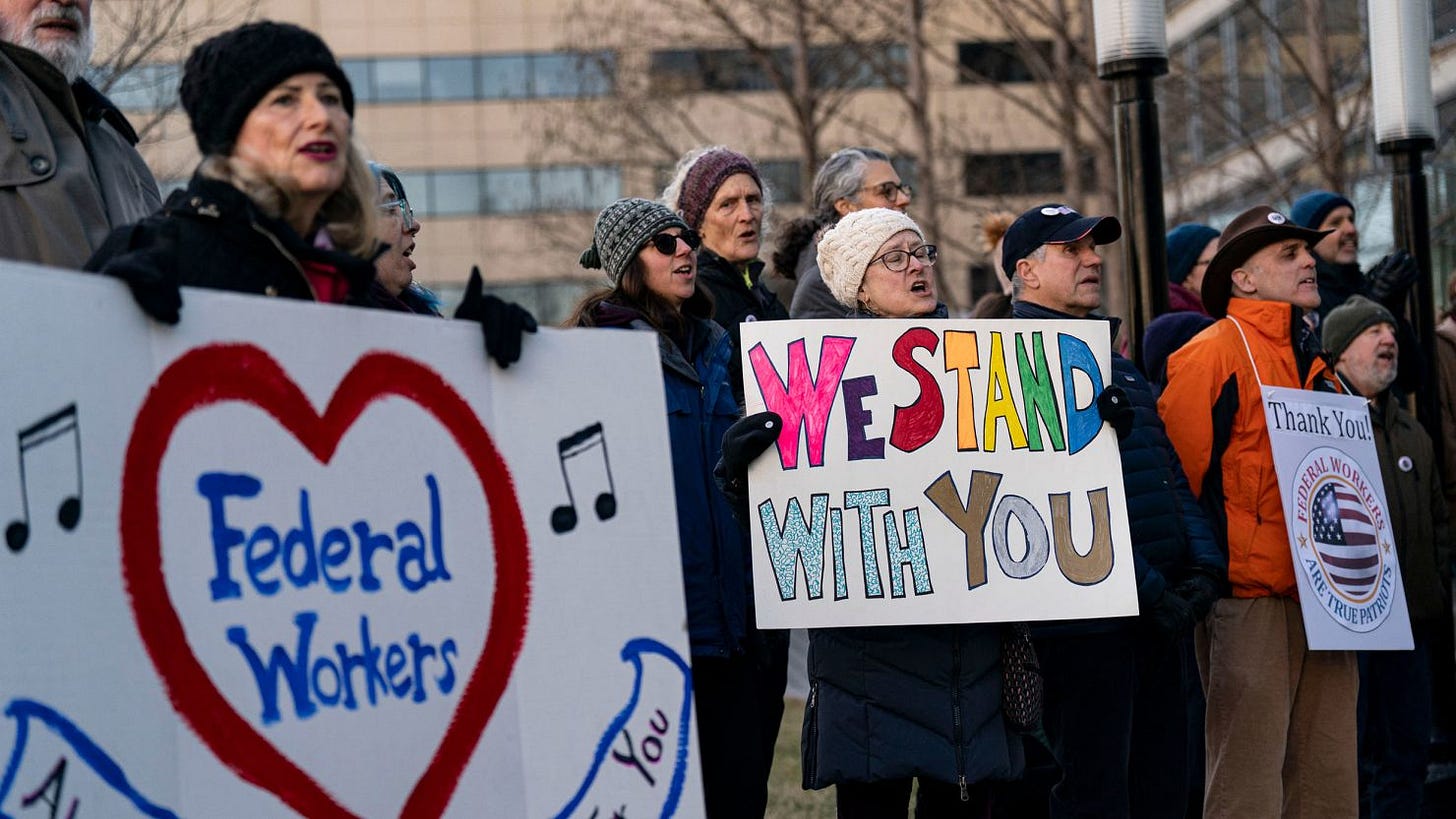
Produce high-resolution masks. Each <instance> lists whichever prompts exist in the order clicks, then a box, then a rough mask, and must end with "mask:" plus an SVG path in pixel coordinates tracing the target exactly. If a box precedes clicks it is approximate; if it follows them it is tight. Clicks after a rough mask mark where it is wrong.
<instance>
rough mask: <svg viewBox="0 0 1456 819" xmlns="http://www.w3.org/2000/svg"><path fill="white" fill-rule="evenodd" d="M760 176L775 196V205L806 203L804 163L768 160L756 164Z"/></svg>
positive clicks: (790, 160) (794, 160) (788, 160)
mask: <svg viewBox="0 0 1456 819" xmlns="http://www.w3.org/2000/svg"><path fill="white" fill-rule="evenodd" d="M754 164H755V165H757V166H758V175H759V177H760V178H762V179H763V183H764V184H765V185H767V186H768V189H769V191H770V192H772V194H773V201H774V203H775V204H787V203H794V202H802V201H804V186H803V183H802V181H801V179H800V175H801V173H802V171H803V168H804V163H803V162H801V161H799V160H797V159H766V160H764V161H762V162H755V163H754Z"/></svg>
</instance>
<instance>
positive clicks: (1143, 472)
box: [1011, 301, 1228, 634]
mask: <svg viewBox="0 0 1456 819" xmlns="http://www.w3.org/2000/svg"><path fill="white" fill-rule="evenodd" d="M1011 314H1012V318H1018V319H1069V320H1073V321H1076V320H1078V319H1077V317H1076V316H1070V315H1067V314H1065V313H1059V312H1057V311H1055V310H1049V309H1047V308H1045V307H1041V306H1039V305H1036V304H1031V303H1030V302H1025V301H1019V302H1016V303H1015V304H1014V305H1012V308H1011ZM1096 320H1099V321H1104V322H1106V323H1107V327H1108V332H1109V333H1110V334H1111V335H1112V336H1113V337H1115V336H1116V335H1117V326H1118V322H1117V320H1116V319H1105V318H1101V317H1097V318H1096ZM1112 384H1116V385H1117V386H1119V387H1122V389H1123V390H1124V391H1125V392H1126V393H1127V397H1128V403H1129V404H1130V405H1131V406H1132V411H1133V423H1132V430H1131V431H1130V432H1129V433H1128V434H1127V437H1125V438H1122V439H1120V440H1119V441H1118V442H1117V449H1118V454H1119V455H1120V456H1121V461H1122V486H1123V491H1124V493H1125V494H1126V496H1127V522H1128V527H1129V529H1130V531H1131V534H1132V553H1133V571H1134V577H1135V578H1136V580H1137V589H1138V604H1139V607H1140V608H1141V609H1142V610H1143V611H1147V610H1148V608H1149V607H1150V606H1151V605H1152V604H1153V601H1155V600H1157V599H1158V595H1160V594H1162V593H1163V590H1164V589H1166V588H1171V587H1172V586H1174V585H1177V583H1178V582H1179V581H1181V580H1183V579H1184V578H1185V577H1187V576H1188V575H1189V574H1190V573H1192V572H1195V571H1198V572H1203V573H1205V574H1207V575H1208V576H1210V577H1211V578H1213V579H1214V580H1215V581H1216V582H1217V583H1218V584H1219V585H1220V586H1222V585H1224V584H1225V583H1226V581H1227V579H1228V561H1227V559H1226V558H1225V557H1224V555H1223V552H1222V551H1221V550H1220V549H1219V547H1218V542H1217V541H1215V540H1214V537H1213V530H1212V529H1210V528H1209V526H1208V519H1207V518H1205V517H1204V515H1203V509H1202V507H1200V506H1199V505H1198V500H1197V499H1196V498H1195V497H1194V496H1193V492H1192V490H1191V489H1190V488H1189V485H1188V476H1187V475H1185V474H1184V472H1183V464H1182V462H1181V461H1179V460H1178V453H1177V452H1176V451H1175V450H1174V449H1173V444H1172V442H1171V441H1169V440H1168V432H1167V430H1166V429H1165V428H1164V427H1163V420H1162V418H1161V417H1160V416H1159V415H1158V400H1157V396H1156V394H1155V393H1154V392H1153V387H1152V385H1151V384H1149V383H1148V380H1147V379H1146V378H1144V377H1143V374H1142V373H1141V372H1138V369H1137V367H1136V366H1134V365H1133V363H1132V362H1131V361H1129V360H1128V359H1126V358H1124V357H1123V356H1121V355H1118V354H1117V353H1116V352H1113V354H1112ZM1125 623H1126V621H1125V620H1124V619H1122V618H1118V619H1106V620H1072V621H1060V622H1054V623H1043V624H1037V625H1035V626H1033V630H1034V631H1035V632H1036V633H1038V634H1047V633H1053V632H1055V633H1070V632H1089V631H1101V630H1108V629H1110V628H1116V627H1118V626H1119V625H1122V624H1125Z"/></svg>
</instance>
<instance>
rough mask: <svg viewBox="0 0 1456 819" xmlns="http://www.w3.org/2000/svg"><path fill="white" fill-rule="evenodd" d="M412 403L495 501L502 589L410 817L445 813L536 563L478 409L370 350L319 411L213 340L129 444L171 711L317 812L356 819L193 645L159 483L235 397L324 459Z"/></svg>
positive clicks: (239, 769)
mask: <svg viewBox="0 0 1456 819" xmlns="http://www.w3.org/2000/svg"><path fill="white" fill-rule="evenodd" d="M391 395H393V396H399V397H402V398H406V399H409V400H411V401H413V402H414V403H416V404H417V405H419V406H420V407H422V408H423V409H425V410H426V411H427V412H429V413H431V414H432V415H434V416H435V418H436V419H437V420H438V421H439V422H440V424H441V425H442V426H443V427H445V429H446V430H447V431H448V432H449V433H450V435H451V436H452V437H453V438H454V440H455V442H456V444H458V445H459V447H460V450H461V452H462V453H463V454H464V455H465V457H466V459H467V460H469V461H470V464H471V466H472V468H473V469H474V470H475V474H476V476H477V477H478V478H479V480H480V485H481V488H482V489H484V491H485V496H486V498H487V500H488V501H489V505H490V530H491V534H492V536H493V538H494V543H495V562H496V566H495V568H496V573H495V589H494V598H493V603H492V606H491V615H490V617H491V620H490V623H491V625H490V630H489V633H488V634H487V635H486V638H485V647H484V649H483V651H482V653H481V655H480V660H479V662H477V663H476V665H475V670H474V671H473V672H471V675H470V678H469V680H468V681H467V682H466V684H465V688H464V689H463V690H462V692H461V695H460V702H459V704H458V705H457V706H456V710H455V714H454V715H453V716H452V718H451V720H450V724H449V727H448V728H447V729H446V731H445V736H444V738H443V739H442V740H441V743H440V746H439V748H438V749H436V751H435V755H434V757H433V758H432V759H431V760H430V763H429V765H428V767H426V769H425V771H424V774H423V775H422V776H421V777H420V779H419V780H418V781H417V782H416V783H415V787H414V789H413V790H412V791H411V792H410V795H409V799H408V800H407V801H406V802H405V804H404V808H403V809H402V810H401V811H400V816H401V817H410V818H411V819H412V818H413V817H426V816H439V815H441V814H442V813H444V812H445V808H446V806H447V805H448V804H449V802H450V798H451V797H452V796H453V795H454V792H455V787H456V785H457V783H458V782H459V780H460V776H461V774H462V773H463V772H464V770H465V766H466V764H467V763H469V761H470V756H471V755H472V754H473V753H474V752H475V746H476V744H477V743H478V742H479V741H480V736H481V734H482V733H484V731H485V726H486V724H487V723H488V722H489V721H490V717H491V715H492V714H493V713H494V712H495V708H496V706H497V705H498V704H499V702H500V698H501V695H502V694H503V693H504V692H505V688H506V683H507V682H508V681H509V680H510V676H511V672H512V670H513V669H514V667H515V664H516V659H517V658H518V657H519V656H520V652H521V644H522V643H523V641H524V640H525V635H526V619H527V610H528V607H529V602H530V574H531V571H530V556H529V554H528V552H527V538H526V527H525V523H524V521H523V519H522V516H521V510H520V505H519V503H518V502H517V500H516V492H515V486H514V484H513V483H512V481H511V477H510V472H509V471H508V470H507V468H506V464H505V461H504V459H502V458H501V456H500V453H499V452H498V451H497V450H496V448H495V444H494V443H493V442H492V440H491V438H490V435H489V433H487V432H486V431H485V429H484V427H482V426H481V425H480V421H479V420H478V419H477V418H476V417H475V413H474V412H473V411H472V410H471V409H470V406H469V405H468V404H467V403H466V402H465V400H464V399H463V398H461V397H460V395H459V394H458V393H456V392H455V390H454V388H452V387H451V386H450V385H449V384H448V383H446V382H445V380H444V379H442V378H441V377H440V376H439V375H438V374H437V373H435V372H434V371H433V370H430V369H429V368H427V367H425V366H424V365H423V364H420V363H419V362H416V361H413V360H411V359H408V358H404V357H402V356H399V355H396V354H393V353H387V352H372V353H368V354H366V355H364V356H363V357H361V358H360V359H359V361H358V362H357V363H355V365H354V366H353V367H352V368H351V369H350V370H349V372H348V373H347V374H346V375H345V376H344V378H343V380H342V381H341V382H340V383H339V386H338V389H337V390H335V392H334V395H333V397H332V398H331V399H330V400H329V404H328V407H327V409H325V411H324V413H323V415H319V414H317V413H316V412H315V411H314V409H313V406H312V405H311V404H310V403H309V401H308V398H307V397H306V396H305V395H304V394H303V391H302V390H300V389H299V388H298V386H297V385H296V384H295V383H294V382H293V380H292V379H291V378H289V377H288V374H287V373H286V372H284V370H283V368H282V367H281V366H279V364H278V363H277V362H276V361H274V360H273V359H272V358H271V357H270V356H269V355H268V354H267V353H266V352H264V351H263V350H262V349H260V348H258V347H256V346H253V345H251V344H217V345H210V346H204V347H198V348H195V349H193V350H190V351H189V352H187V353H186V354H185V355H183V356H182V357H181V358H179V359H177V360H176V361H175V362H173V363H172V364H171V365H170V366H168V367H167V369H166V370H164V371H163V372H162V374H161V375H160V376H159V377H158V378H157V382H156V384H154V385H153V386H152V388H151V390H150V392H149V393H148V394H147V397H146V400H145V401H143V402H142V407H141V410H140V411H139V412H138V413H137V417H136V422H135V424H134V426H133V428H132V435H131V440H130V441H129V443H128V444H127V450H126V462H125V466H124V467H123V472H122V491H121V525H120V528H121V567H122V576H123V579H124V580H125V583H126V589H127V593H128V596H129V597H130V599H131V606H132V611H133V613H134V614H135V616H136V622H137V629H138V631H139V632H140V633H141V639H142V643H143V644H144V645H145V646H146V649H147V654H148V655H149V656H150V657H151V660H152V665H153V666H155V667H156V669H157V673H158V674H159V675H160V677H161V679H162V683H163V685H164V686H165V687H166V689H167V696H168V697H169V698H170V699H171V701H172V707H173V708H174V709H175V710H176V711H177V713H179V714H180V715H182V717H183V719H185V720H186V721H187V724H188V725H190V726H191V727H192V729H193V730H194V731H195V732H196V733H197V735H198V736H199V737H200V738H201V739H202V741H203V742H204V743H205V744H206V745H207V747H208V748H210V749H212V752H213V753H214V754H216V755H217V758H218V759H219V760H221V761H222V762H223V763H224V764H225V765H227V766H228V767H229V768H231V769H232V770H233V771H235V772H236V773H237V774H238V775H239V776H241V777H242V778H243V779H244V780H246V781H248V782H251V783H252V784H254V785H256V786H258V787H260V788H263V789H265V790H268V791H270V792H272V793H273V794H274V795H276V796H277V797H278V798H279V799H281V800H282V801H283V802H284V803H285V804H287V805H288V806H289V807H290V808H292V809H293V810H295V811H297V812H298V813H300V814H301V815H303V816H308V817H352V816H353V815H354V814H352V813H350V812H349V811H348V810H347V809H346V808H344V807H343V806H342V805H340V804H339V803H338V802H337V801H336V800H335V799H334V798H333V797H332V796H330V795H329V793H328V792H327V791H326V790H325V789H324V788H323V787H322V786H321V785H319V784H318V783H317V782H315V781H314V780H313V778H312V777H310V776H309V775H308V774H307V773H305V772H304V771H303V770H301V769H300V768H299V767H298V766H297V765H295V764H294V763H293V762H291V761H290V760H289V759H288V758H287V757H285V756H284V755H283V754H282V752H280V751H279V750H278V749H277V748H275V747H273V744H272V743H271V742H269V741H268V740H267V739H266V738H264V737H263V735H262V734H260V733H259V732H258V730H257V729H255V728H254V727H253V726H252V725H251V724H249V723H248V722H247V721H246V720H244V719H243V718H242V716H240V715H239V714H238V713H237V711H236V710H234V709H233V707H232V705H231V704H230V703H229V702H228V701H227V700H226V699H225V698H224V697H223V695H222V692H220V691H218V689H217V686H216V685H214V684H213V682H212V679H211V677H209V676H208V673H207V671H206V669H204V668H203V667H202V664H201V663H200V662H198V660H197V657H196V656H195V655H194V654H193V652H192V651H191V648H190V646H189V645H188V643H187V638H186V635H185V633H184V631H183V629H182V621H181V618H180V617H179V616H178V614H177V610H176V608H174V607H173V605H172V599H171V597H170V596H169V594H168V592H167V587H166V582H165V578H164V576H163V571H162V549H161V533H160V527H159V523H160V506H159V500H158V495H157V482H158V479H159V478H160V473H161V466H162V458H163V456H164V455H165V454H166V451H167V447H168V445H169V444H170V442H171V438H172V433H173V431H174V430H175V428H176V426H177V424H178V423H179V422H180V421H181V420H182V418H183V417H185V416H186V415H187V414H188V413H190V412H192V411H194V410H197V409H200V408H202V407H205V406H208V405H212V404H218V403H222V402H225V401H241V402H244V403H249V404H253V405H255V406H257V407H259V408H260V409H262V410H263V411H265V412H267V413H268V414H269V415H271V416H272V417H273V418H274V419H275V420H276V421H277V422H278V423H279V425H281V426H282V427H283V428H284V429H286V430H288V431H289V432H290V433H292V434H293V436H294V437H295V438H296V439H297V440H298V441H299V442H300V443H301V444H303V446H304V447H305V448H307V449H308V451H309V452H310V453H312V454H313V456H314V458H316V459H317V460H318V461H319V463H322V464H327V463H328V462H329V461H330V460H331V459H332V457H333V455H334V451H335V448H336V447H337V446H338V443H339V440H340V439H341V438H342V437H343V435H344V433H345V432H346V431H347V430H348V429H349V428H350V427H351V426H353V424H354V421H355V420H357V419H358V417H359V415H360V414H362V413H363V411H364V410H365V408H367V407H368V406H369V405H370V404H371V403H373V402H374V401H376V400H378V399H380V398H384V397H387V396H391Z"/></svg>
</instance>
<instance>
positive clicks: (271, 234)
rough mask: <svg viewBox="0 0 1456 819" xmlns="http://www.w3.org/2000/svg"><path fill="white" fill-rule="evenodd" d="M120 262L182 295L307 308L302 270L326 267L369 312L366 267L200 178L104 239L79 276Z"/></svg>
mask: <svg viewBox="0 0 1456 819" xmlns="http://www.w3.org/2000/svg"><path fill="white" fill-rule="evenodd" d="M123 255H126V256H127V257H128V259H127V261H128V263H130V264H140V265H144V266H146V267H148V268H152V269H155V270H156V272H157V273H158V275H160V276H164V277H167V278H170V279H172V280H174V281H176V282H177V283H178V284H180V285H182V286H184V287H206V288H210V289H213V290H231V291H234V292H238V293H253V294H257V295H264V296H281V297H283V298H289V299H303V300H307V301H315V300H316V298H315V294H314V290H313V286H312V285H311V284H309V281H308V277H307V276H306V275H304V267H303V265H304V264H305V263H308V264H314V265H323V266H328V267H333V268H334V269H335V270H337V271H338V272H339V274H340V275H342V276H343V277H344V278H345V279H346V280H347V281H348V282H349V297H348V300H347V303H348V304H354V305H363V306H375V304H374V299H373V297H372V295H371V288H372V285H373V283H374V265H373V264H371V263H370V262H368V261H366V260H364V259H360V258H358V257H357V256H351V255H349V254H347V253H344V252H341V251H336V250H323V249H320V248H316V247H313V246H312V245H310V244H308V243H307V242H305V241H304V240H303V239H302V238H301V237H300V236H299V235H298V233H297V232H295V231H294V230H293V229H292V228H291V227H289V226H288V224H287V223H285V222H283V221H282V220H280V219H273V218H270V217H268V216H265V215H263V213H262V212H260V211H259V210H258V208H257V206H256V205H254V204H253V201H252V200H251V199H249V198H248V197H247V195H246V194H244V193H243V192H242V191H240V190H238V189H237V188H235V187H233V186H232V185H229V184H228V183H226V182H222V181H219V180H216V179H209V178H207V177H204V176H201V175H200V174H199V175H194V176H193V177H192V181H191V182H190V183H188V185H187V188H186V189H185V190H180V191H176V192H174V193H173V194H172V195H171V196H169V197H167V202H166V204H164V205H163V206H162V210H161V211H160V212H159V213H156V214H154V215H152V216H148V217H147V218H145V219H143V220H142V221H140V222H137V223H136V224H132V225H127V226H126V227H121V228H117V229H116V230H114V231H112V232H111V235H110V236H108V237H107V239H106V242H105V244H103V245H102V246H101V248H100V249H98V250H97V251H96V253H95V254H93V255H92V256H91V259H90V261H88V262H86V269H87V270H104V268H105V267H106V265H107V263H108V262H111V261H112V260H114V259H117V258H119V257H121V256H123Z"/></svg>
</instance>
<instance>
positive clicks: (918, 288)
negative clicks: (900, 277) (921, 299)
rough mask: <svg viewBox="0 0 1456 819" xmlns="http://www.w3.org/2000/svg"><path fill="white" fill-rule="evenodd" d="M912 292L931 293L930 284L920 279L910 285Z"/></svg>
mask: <svg viewBox="0 0 1456 819" xmlns="http://www.w3.org/2000/svg"><path fill="white" fill-rule="evenodd" d="M910 292H911V293H929V292H930V282H927V281H925V280H924V279H918V280H916V281H914V282H911V284H910Z"/></svg>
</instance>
